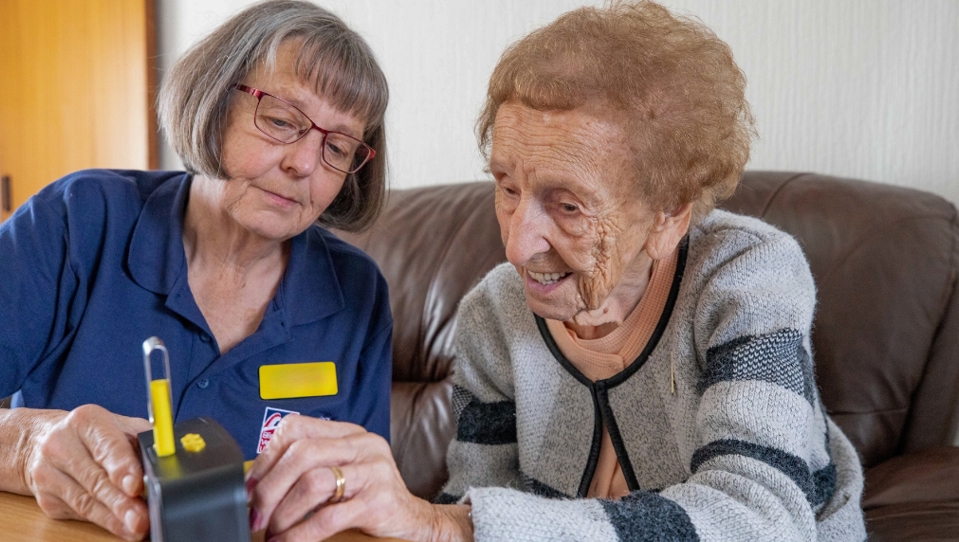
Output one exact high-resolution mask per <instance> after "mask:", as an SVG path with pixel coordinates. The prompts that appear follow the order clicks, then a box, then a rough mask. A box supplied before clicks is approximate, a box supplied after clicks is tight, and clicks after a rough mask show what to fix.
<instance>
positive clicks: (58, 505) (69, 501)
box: [37, 470, 149, 540]
mask: <svg viewBox="0 0 959 542" xmlns="http://www.w3.org/2000/svg"><path fill="white" fill-rule="evenodd" d="M43 476H44V477H45V480H43V482H44V486H45V487H56V488H57V491H56V494H54V493H51V492H46V491H45V492H42V493H41V494H39V495H37V503H38V504H39V505H40V507H41V509H43V511H44V512H45V513H46V514H47V515H49V516H50V517H54V518H58V519H83V520H86V521H90V522H93V523H96V524H97V525H99V526H101V527H103V528H104V529H106V530H108V531H110V532H111V533H113V534H115V535H117V536H120V537H123V538H127V539H130V540H134V539H140V538H142V537H143V535H145V534H146V530H147V527H148V526H149V521H148V518H147V509H146V506H145V505H143V503H142V502H140V503H137V504H139V506H138V507H137V506H134V507H133V508H131V510H129V511H128V512H127V513H126V514H125V515H123V516H117V514H115V513H114V512H113V510H112V509H111V508H110V507H109V506H107V505H105V504H104V503H103V502H100V501H99V500H98V499H97V498H96V497H95V496H94V495H91V494H90V493H89V492H87V491H86V490H85V489H84V488H83V487H82V486H81V485H80V484H79V483H78V482H77V481H76V480H74V479H73V478H71V477H70V476H69V475H67V474H66V473H64V472H61V471H52V470H48V471H45V472H44V473H43Z"/></svg>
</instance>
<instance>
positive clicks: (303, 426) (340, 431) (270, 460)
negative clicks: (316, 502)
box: [247, 414, 366, 480]
mask: <svg viewBox="0 0 959 542" xmlns="http://www.w3.org/2000/svg"><path fill="white" fill-rule="evenodd" d="M365 432H366V429H364V428H363V427H361V426H359V425H355V424H352V423H348V422H335V421H330V420H320V419H318V418H311V417H309V416H300V415H298V414H291V415H289V416H286V417H285V418H283V421H281V422H280V425H279V426H278V427H277V429H276V433H274V434H273V437H272V438H271V439H270V444H269V445H268V446H267V447H266V450H265V451H264V452H263V453H262V454H260V455H259V457H257V458H256V461H254V462H253V466H252V467H251V468H250V471H249V472H248V473H247V478H252V479H255V480H261V479H262V478H263V476H264V475H265V474H266V473H267V472H269V471H270V469H272V468H273V465H274V464H275V463H276V462H277V461H279V459H280V458H281V457H282V456H283V455H284V454H285V453H286V450H287V448H289V447H290V446H291V445H292V444H293V443H295V442H298V441H301V440H304V439H312V438H325V439H333V438H342V437H345V436H347V435H355V434H358V433H365Z"/></svg>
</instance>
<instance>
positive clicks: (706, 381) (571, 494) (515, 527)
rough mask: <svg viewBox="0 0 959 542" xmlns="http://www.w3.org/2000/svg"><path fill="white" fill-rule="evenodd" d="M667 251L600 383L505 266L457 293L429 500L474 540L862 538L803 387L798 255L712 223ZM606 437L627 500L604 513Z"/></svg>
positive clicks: (808, 366)
mask: <svg viewBox="0 0 959 542" xmlns="http://www.w3.org/2000/svg"><path fill="white" fill-rule="evenodd" d="M680 251H681V253H680V258H679V264H678V266H677V271H676V276H675V278H674V280H673V287H672V290H671V292H670V296H669V301H668V302H667V307H666V309H665V310H664V314H663V316H662V318H661V320H660V322H659V325H658V327H657V328H656V331H655V332H654V334H653V337H652V338H651V339H650V341H649V344H648V345H647V347H646V349H645V350H644V351H643V352H642V354H640V356H639V357H638V358H637V359H636V360H635V361H634V362H633V363H632V364H631V365H630V366H629V367H628V368H627V369H626V370H625V371H623V372H622V373H620V374H618V375H616V376H614V377H612V378H609V379H606V380H601V381H597V382H591V381H589V380H588V379H586V378H585V377H584V376H583V375H582V374H581V373H579V372H578V371H577V370H576V369H575V368H574V367H573V366H572V364H570V363H569V361H567V360H566V359H565V358H564V357H563V355H562V353H560V351H559V349H558V348H557V346H556V344H555V343H554V341H553V339H552V337H551V336H550V334H549V332H548V330H547V328H546V326H545V322H543V321H542V320H541V319H540V318H539V317H536V316H535V315H534V314H533V313H532V312H531V311H530V310H529V308H528V307H527V306H526V302H525V297H524V294H523V287H522V282H521V280H520V278H519V276H518V274H517V273H516V271H515V269H514V268H513V267H512V266H511V265H509V264H503V265H501V266H499V267H497V268H496V269H494V270H493V271H491V272H490V273H489V275H487V276H486V277H485V278H484V279H483V281H482V282H481V283H480V284H479V285H478V286H477V287H476V288H475V289H474V290H473V291H472V292H470V293H469V294H468V295H467V296H466V297H465V298H464V299H463V301H462V304H461V306H460V309H459V318H458V324H457V325H458V331H457V339H456V356H457V357H456V367H455V376H454V391H453V410H454V414H455V416H456V419H457V434H456V438H455V439H454V441H453V442H452V444H451V445H450V448H449V453H448V463H449V470H450V480H449V482H448V484H447V485H446V486H445V488H444V490H443V493H442V494H441V495H440V497H439V498H438V499H437V500H438V502H455V501H462V502H469V503H471V504H472V507H473V508H472V518H473V524H474V528H475V536H476V539H477V540H478V541H488V540H490V541H491V540H504V541H506V540H509V541H524V540H597V541H599V540H723V541H728V540H797V541H798V540H802V541H811V540H829V541H832V540H857V541H858V540H864V539H865V537H866V535H865V528H864V524H863V516H862V510H861V507H860V498H861V495H862V484H863V479H862V470H861V467H860V464H859V460H858V458H857V456H856V452H855V450H854V449H853V447H852V446H851V444H850V443H849V441H848V440H847V439H846V437H845V436H844V435H843V434H842V432H841V431H840V430H839V428H838V427H837V426H836V425H835V424H834V423H833V422H832V421H831V420H830V419H829V418H828V417H827V416H826V415H825V413H824V412H823V407H822V403H821V402H820V399H819V394H818V391H817V389H816V385H815V380H814V376H813V364H812V360H811V357H810V343H809V332H810V327H811V324H812V318H813V309H814V305H815V287H814V285H813V280H812V276H811V274H810V272H809V266H808V264H807V262H806V260H805V257H804V256H803V253H802V251H801V250H800V248H799V246H798V244H797V243H796V242H795V240H794V239H793V238H792V237H790V236H788V235H786V234H785V233H783V232H781V231H779V230H776V229H775V228H773V227H771V226H769V225H767V224H765V223H763V222H760V221H758V220H755V219H752V218H747V217H742V216H738V215H733V214H730V213H727V212H723V211H714V212H713V213H711V214H710V215H709V216H708V217H706V218H705V219H704V220H703V221H702V222H701V223H700V224H698V225H697V226H694V227H693V228H692V229H691V231H690V233H689V236H688V237H687V239H686V240H685V241H684V243H683V245H682V246H681V248H680ZM673 382H675V389H674V388H673ZM603 425H605V426H606V427H607V428H608V429H609V433H610V436H611V437H612V442H613V446H614V449H615V450H616V454H617V456H618V458H619V463H620V466H621V468H622V470H623V474H624V475H625V478H626V481H627V484H628V485H629V488H630V490H631V493H630V494H629V495H628V496H626V497H625V498H623V499H621V500H618V501H612V500H604V499H586V498H584V495H585V494H586V491H587V490H588V488H589V483H590V481H591V480H592V477H593V473H594V471H595V468H596V459H597V457H598V454H599V447H600V439H601V435H602V426H603Z"/></svg>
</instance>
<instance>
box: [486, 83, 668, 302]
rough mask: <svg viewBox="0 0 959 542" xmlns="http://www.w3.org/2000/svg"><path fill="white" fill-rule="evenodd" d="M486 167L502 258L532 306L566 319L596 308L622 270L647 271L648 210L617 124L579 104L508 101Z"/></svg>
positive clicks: (621, 276)
mask: <svg viewBox="0 0 959 542" xmlns="http://www.w3.org/2000/svg"><path fill="white" fill-rule="evenodd" d="M490 171H491V172H492V174H493V177H494V179H495V180H496V216H497V219H498V220H499V225H500V232H501V234H502V237H503V243H504V244H505V246H506V256H507V258H508V259H509V261H510V263H512V264H513V265H514V266H515V267H516V270H517V271H518V272H519V274H520V275H521V276H522V277H523V284H524V288H525V292H526V300H527V303H528V304H529V307H530V309H532V310H533V312H535V313H536V314H538V315H540V316H542V317H545V318H551V319H555V320H563V321H566V320H570V319H571V318H573V317H574V316H575V315H577V314H578V313H581V312H583V311H594V310H596V309H598V308H600V307H601V306H602V305H603V303H604V301H605V300H606V299H607V297H608V296H610V294H611V292H613V291H614V290H615V289H616V288H617V286H618V285H620V283H621V282H622V281H623V279H624V277H628V276H629V275H630V274H632V273H648V270H649V266H648V263H649V259H648V258H645V257H643V258H640V256H641V254H642V253H643V247H644V243H645V242H646V240H647V234H648V232H649V230H650V227H651V225H652V224H653V221H654V220H653V219H654V214H653V213H652V212H651V211H650V210H649V209H648V208H647V206H646V205H644V204H643V203H642V201H641V200H640V198H639V195H638V194H639V190H638V189H637V188H636V186H635V184H634V183H635V181H634V174H633V173H631V168H630V160H629V153H628V146H627V144H626V138H625V135H624V133H623V130H622V129H621V128H620V127H619V126H618V125H617V124H615V123H614V122H612V121H610V120H607V119H604V118H601V117H600V116H597V115H593V114H591V113H590V112H589V111H588V110H585V109H583V108H578V109H574V110H572V111H537V110H534V109H530V108H527V107H525V106H523V105H521V104H518V103H516V102H507V103H505V104H503V105H502V106H501V107H500V109H499V112H498V113H497V116H496V123H495V125H494V128H493V137H492V148H491V152H490ZM641 261H642V262H644V263H639V264H638V262H641Z"/></svg>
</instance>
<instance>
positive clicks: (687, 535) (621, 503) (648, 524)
mask: <svg viewBox="0 0 959 542" xmlns="http://www.w3.org/2000/svg"><path fill="white" fill-rule="evenodd" d="M600 502H601V503H602V504H603V509H604V510H606V515H607V516H609V521H610V523H612V524H613V528H614V529H616V534H617V535H618V536H619V539H620V540H622V541H627V540H650V541H663V542H667V541H670V542H673V541H675V542H684V541H698V540H699V535H697V534H696V528H695V527H694V526H693V523H692V521H691V520H690V519H689V515H688V514H686V511H685V510H683V507H681V506H679V505H678V504H676V503H675V502H673V501H671V500H669V499H667V498H665V497H661V496H659V495H657V494H655V493H650V492H648V491H634V492H632V493H630V494H629V495H627V496H625V497H623V498H622V499H620V500H618V501H607V500H602V501H600Z"/></svg>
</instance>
